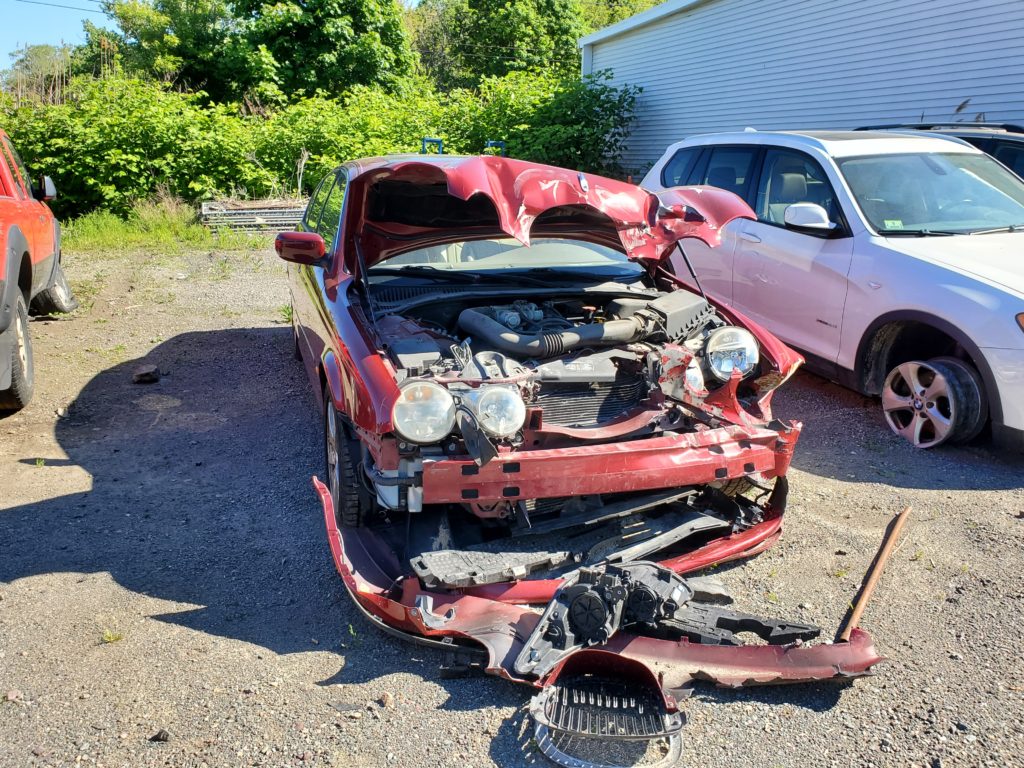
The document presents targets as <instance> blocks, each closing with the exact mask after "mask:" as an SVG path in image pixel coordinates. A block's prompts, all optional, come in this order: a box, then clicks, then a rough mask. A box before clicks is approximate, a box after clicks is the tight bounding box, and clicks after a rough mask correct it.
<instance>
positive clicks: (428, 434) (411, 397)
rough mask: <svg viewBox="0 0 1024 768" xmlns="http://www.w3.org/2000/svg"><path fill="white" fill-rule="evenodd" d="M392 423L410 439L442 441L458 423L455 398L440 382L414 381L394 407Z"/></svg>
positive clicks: (403, 435) (403, 389) (413, 441)
mask: <svg viewBox="0 0 1024 768" xmlns="http://www.w3.org/2000/svg"><path fill="white" fill-rule="evenodd" d="M391 424H392V425H393V426H394V428H395V432H397V433H398V434H399V435H400V436H401V437H403V438H404V439H406V440H408V441H409V442H412V443H438V442H440V441H441V440H444V438H445V437H447V436H448V433H449V432H451V431H452V427H454V426H455V401H454V400H452V396H451V395H450V394H448V390H447V389H445V388H444V387H442V386H441V385H440V384H436V383H434V382H433V381H415V380H414V381H411V382H409V383H407V384H405V386H403V387H402V391H401V393H400V394H399V395H398V400H396V401H395V405H394V407H393V408H392V409H391Z"/></svg>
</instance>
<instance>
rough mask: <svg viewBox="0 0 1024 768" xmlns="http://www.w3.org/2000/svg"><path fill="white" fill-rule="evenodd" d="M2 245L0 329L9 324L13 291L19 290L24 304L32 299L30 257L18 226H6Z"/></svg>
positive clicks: (26, 242)
mask: <svg viewBox="0 0 1024 768" xmlns="http://www.w3.org/2000/svg"><path fill="white" fill-rule="evenodd" d="M3 247H4V255H5V256H6V259H5V260H4V261H6V264H4V263H3V262H0V266H2V267H4V269H5V273H4V274H0V331H3V330H5V329H6V328H7V327H8V326H9V325H10V324H11V313H12V312H13V311H14V304H15V301H14V296H15V294H14V291H21V293H22V294H23V295H24V297H25V304H26V305H27V304H29V303H30V302H31V300H32V296H31V294H32V257H31V255H30V253H29V247H28V239H27V238H26V237H25V234H24V233H23V232H22V231H21V228H20V227H18V226H17V225H12V226H10V227H8V228H7V233H6V241H5V242H4V244H3Z"/></svg>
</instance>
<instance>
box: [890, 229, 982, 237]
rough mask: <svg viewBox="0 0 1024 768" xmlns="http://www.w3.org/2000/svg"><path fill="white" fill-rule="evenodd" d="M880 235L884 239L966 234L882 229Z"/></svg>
mask: <svg viewBox="0 0 1024 768" xmlns="http://www.w3.org/2000/svg"><path fill="white" fill-rule="evenodd" d="M880 234H883V235H885V236H886V237H948V236H949V235H966V234H967V233H966V232H954V231H952V230H948V229H883V230H881V231H880Z"/></svg>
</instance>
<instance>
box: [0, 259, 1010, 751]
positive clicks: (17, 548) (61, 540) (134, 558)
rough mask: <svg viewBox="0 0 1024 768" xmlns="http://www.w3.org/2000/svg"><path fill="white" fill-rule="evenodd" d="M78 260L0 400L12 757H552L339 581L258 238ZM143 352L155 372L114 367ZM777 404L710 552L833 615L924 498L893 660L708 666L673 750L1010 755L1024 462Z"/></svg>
mask: <svg viewBox="0 0 1024 768" xmlns="http://www.w3.org/2000/svg"><path fill="white" fill-rule="evenodd" d="M68 271H69V274H70V276H71V278H72V283H73V284H74V286H75V288H76V290H77V291H78V293H79V295H80V296H81V298H82V299H83V308H82V309H80V310H79V311H78V312H77V313H75V315H74V316H72V317H70V318H67V319H62V320H37V321H35V322H33V323H32V327H31V329H32V334H33V338H34V343H35V351H36V365H37V392H36V399H35V401H34V402H33V403H32V405H31V407H29V408H28V409H26V410H25V411H24V412H22V413H20V414H17V415H15V416H12V417H9V418H6V419H3V420H0V532H2V534H0V765H2V766H36V765H40V766H42V765H48V766H58V765H76V764H80V765H95V766H133V767H134V766H158V765H161V766H162V765H167V766H176V767H178V766H181V767H187V766H235V765H238V766H250V765H253V766H284V765H315V766H323V765H329V766H408V767H409V768H413V767H415V768H429V767H430V766H459V768H471V766H490V765H499V766H517V765H535V764H543V763H544V761H543V759H542V758H539V757H538V756H537V754H536V752H535V750H534V749H533V748H532V746H531V744H530V741H529V734H527V733H526V732H525V731H526V729H525V725H524V718H523V707H524V705H525V703H526V701H527V699H528V696H529V692H528V690H527V689H525V688H522V687H518V686H515V685H512V684H509V683H504V682H501V681H498V680H495V679H490V678H484V677H479V678H471V679H458V680H449V679H444V678H442V677H441V676H440V674H439V673H438V667H439V664H440V663H441V658H440V657H439V656H438V655H437V654H436V653H435V652H433V651H431V650H424V649H418V648H413V647H410V646H407V645H405V644H403V643H401V642H400V641H398V640H395V639H392V638H390V637H386V636H384V635H381V634H379V633H378V632H377V631H376V630H374V629H372V628H371V627H370V626H368V625H367V624H366V622H365V621H364V620H363V619H362V618H361V617H360V616H359V615H358V614H357V612H356V610H355V609H354V608H353V606H352V605H351V604H350V603H349V601H348V598H347V597H346V596H345V594H344V592H343V589H342V586H341V583H340V581H339V579H338V578H337V576H336V574H335V573H334V570H333V566H332V563H331V561H330V556H329V554H328V550H327V547H326V545H325V541H324V536H323V530H322V528H323V524H322V520H321V518H320V513H319V508H318V505H317V503H316V501H315V498H314V495H313V492H312V490H311V488H310V484H309V477H310V475H312V474H313V473H315V472H318V471H319V470H320V463H321V462H320V439H319V420H318V416H317V413H316V410H315V405H314V400H313V397H312V395H311V393H310V389H309V385H308V382H307V380H306V378H305V376H304V374H303V372H302V370H301V367H300V366H299V364H298V363H296V362H295V361H294V360H293V359H292V358H291V338H290V331H289V328H288V325H287V324H286V322H285V321H284V318H283V315H282V312H281V307H282V306H283V305H284V304H285V303H286V301H287V290H286V287H285V283H284V272H283V269H282V268H281V266H280V265H279V263H277V262H276V261H275V260H274V259H273V258H272V256H271V254H270V252H269V250H268V251H267V252H265V253H263V252H261V253H246V252H233V253H226V254H224V253H193V254H189V255H171V256H159V257H157V256H146V255H143V254H131V255H127V256H123V257H113V256H109V255H101V254H88V255H85V254H79V255H72V256H70V257H69V258H68ZM143 363H151V364H154V365H157V366H159V368H160V369H161V370H162V372H163V374H164V375H163V377H162V379H161V380H160V381H159V382H158V383H156V384H151V385H138V384H133V383H132V371H133V370H134V369H135V368H136V367H137V366H138V365H141V364H143ZM777 410H778V412H779V413H780V414H781V415H783V416H786V417H793V418H800V419H802V420H803V421H804V422H805V423H806V425H807V426H806V429H805V432H804V436H803V438H802V440H801V443H800V445H799V446H798V449H797V456H796V460H795V469H794V471H793V472H792V473H791V475H790V477H791V486H792V493H791V506H790V510H789V512H788V513H787V525H786V530H785V534H784V536H783V539H782V541H781V543H780V544H779V545H778V546H776V547H775V548H774V549H773V550H771V551H769V552H768V553H765V554H763V555H761V556H759V557H757V558H755V559H754V560H752V561H750V562H748V563H746V564H743V565H735V566H731V567H727V568H722V569H719V573H720V575H721V576H722V577H723V578H724V579H725V581H726V583H727V584H728V585H729V587H730V588H731V589H732V591H733V592H734V594H735V595H736V596H737V598H738V607H739V608H741V609H746V610H749V611H751V612H755V613H756V612H760V613H765V614H768V615H780V616H790V617H792V618H794V619H798V620H805V621H812V622H816V623H819V624H821V625H822V626H824V627H826V628H833V627H835V626H836V625H837V624H838V622H839V620H840V618H841V616H842V613H843V612H844V609H845V607H846V604H847V602H848V601H849V600H850V599H851V598H852V596H853V594H854V593H855V591H856V588H857V583H858V580H859V578H860V575H861V574H862V573H863V571H864V569H865V567H866V566H867V564H868V563H869V561H870V560H871V557H872V556H873V554H874V551H875V549H876V547H877V545H878V542H879V540H880V537H881V534H882V531H883V529H884V527H885V525H886V524H887V522H888V521H889V519H890V518H891V516H892V515H893V514H894V513H895V512H897V511H899V509H901V508H902V507H903V505H905V504H908V503H909V504H912V505H913V506H914V513H913V516H912V518H911V520H910V522H909V524H908V528H907V531H906V532H905V534H904V538H903V540H902V543H901V545H900V548H899V550H898V551H897V553H896V554H895V556H894V558H893V560H892V561H891V563H890V566H889V569H888V571H887V572H886V575H885V577H884V578H883V581H882V584H881V585H880V588H879V590H878V592H877V593H876V598H875V601H874V602H873V603H872V604H871V606H870V607H869V609H868V611H867V614H866V616H865V618H864V621H863V625H864V626H865V628H867V629H869V630H870V631H871V632H872V633H873V635H874V637H875V639H876V643H877V646H878V648H879V650H880V652H881V653H883V654H885V655H887V656H888V657H890V662H889V663H888V664H885V665H883V666H881V667H879V670H878V674H877V676H875V677H872V678H868V679H862V680H859V681H856V682H855V683H854V684H852V685H847V686H837V685H821V686H798V687H788V688H785V687H780V688H768V689H756V690H751V689H747V690H740V691H719V690H715V689H712V688H707V687H699V688H698V689H697V690H696V693H695V695H694V696H693V697H692V698H690V699H689V700H688V701H687V702H686V703H685V709H686V711H687V714H688V718H689V722H688V725H687V726H686V729H685V731H684V743H685V747H684V757H683V760H682V763H681V764H682V765H685V766H689V765H694V766H695V765H701V766H729V768H736V766H787V767H788V766H793V767H794V768H795V767H796V766H809V765H814V766H848V765H876V766H883V765H893V766H897V765H898V766H904V765H917V766H953V765H956V766H961V765H964V766H973V765H979V766H980V765H991V766H1000V767H1002V766H1008V765H1024V762H1022V759H1021V755H1022V754H1024V726H1022V717H1021V716H1022V713H1024V664H1022V662H1021V660H1020V651H1021V648H1022V647H1024V576H1022V574H1024V555H1022V550H1024V490H1022V488H1021V486H1022V485H1024V464H1022V463H1021V461H1020V460H1019V459H1012V458H1009V457H1005V456H1000V455H995V454H994V453H992V452H990V451H988V450H986V449H982V448H967V449H944V450H939V451H935V452H931V453H919V452H914V451H913V450H912V449H910V448H908V447H906V446H904V445H903V444H902V443H901V442H900V441H899V440H898V439H897V438H895V437H894V436H892V435H891V434H890V433H889V432H888V431H887V430H886V429H885V427H884V425H883V424H882V423H881V420H880V417H879V416H878V414H877V408H876V406H875V404H873V403H872V402H871V401H870V400H866V399H864V398H861V397H859V396H857V395H854V394H852V393H850V392H848V391H845V390H842V389H840V388H838V387H835V386H833V385H831V384H828V383H825V382H823V381H822V380H820V379H817V378H815V377H813V376H810V375H801V376H798V377H797V378H796V379H795V380H794V381H793V382H791V383H790V384H788V385H787V387H786V388H785V390H783V391H782V392H780V394H779V397H778V400H777ZM160 731H164V732H165V734H166V736H167V740H166V741H154V740H152V739H153V737H154V736H155V735H157V734H158V733H159V732H160Z"/></svg>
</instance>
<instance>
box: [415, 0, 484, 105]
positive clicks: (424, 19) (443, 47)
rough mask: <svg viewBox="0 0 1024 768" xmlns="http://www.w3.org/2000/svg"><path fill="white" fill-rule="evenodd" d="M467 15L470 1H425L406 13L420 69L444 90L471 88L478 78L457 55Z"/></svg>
mask: <svg viewBox="0 0 1024 768" xmlns="http://www.w3.org/2000/svg"><path fill="white" fill-rule="evenodd" d="M468 15H469V4H468V0H422V1H421V2H420V3H419V4H418V5H415V6H413V7H410V8H407V9H406V11H405V16H404V20H405V25H406V30H407V32H408V35H409V39H410V41H411V44H412V48H413V51H414V52H415V53H416V55H417V58H418V70H419V72H420V73H421V74H423V75H426V76H427V77H429V78H430V79H431V80H433V82H434V84H435V85H436V86H437V87H438V88H440V89H441V90H443V91H449V90H451V89H452V88H456V87H460V86H467V85H471V84H472V83H473V82H474V80H475V79H476V78H475V77H474V76H473V74H472V72H470V71H467V70H466V69H465V67H464V65H463V60H462V59H460V58H459V55H458V53H457V52H456V45H457V44H458V41H459V39H460V37H461V36H462V35H464V34H465V29H464V24H465V20H466V18H467V16H468Z"/></svg>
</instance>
